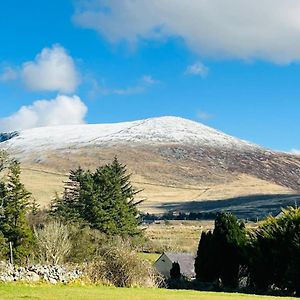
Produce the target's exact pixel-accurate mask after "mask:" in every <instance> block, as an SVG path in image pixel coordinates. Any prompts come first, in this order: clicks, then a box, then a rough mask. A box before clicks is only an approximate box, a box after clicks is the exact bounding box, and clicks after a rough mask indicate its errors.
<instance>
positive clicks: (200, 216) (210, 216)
mask: <svg viewBox="0 0 300 300" xmlns="http://www.w3.org/2000/svg"><path fill="white" fill-rule="evenodd" d="M216 216H217V213H215V212H189V213H184V212H179V213H173V212H167V213H164V214H162V215H158V214H157V215H156V214H149V213H146V214H141V219H142V220H143V221H172V220H178V221H181V220H186V221H196V220H214V219H215V218H216Z"/></svg>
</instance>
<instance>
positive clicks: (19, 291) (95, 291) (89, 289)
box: [0, 284, 293, 300]
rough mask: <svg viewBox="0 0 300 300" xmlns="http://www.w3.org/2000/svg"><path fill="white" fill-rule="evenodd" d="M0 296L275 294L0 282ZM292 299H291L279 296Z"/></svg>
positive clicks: (165, 299)
mask: <svg viewBox="0 0 300 300" xmlns="http://www.w3.org/2000/svg"><path fill="white" fill-rule="evenodd" d="M0 299H1V300H7V299H9V300H12V299H13V300H15V299H40V300H50V299H51V300H52V299H53V300H54V299H60V300H65V299H67V300H68V299H70V300H71V299H72V300H77V299H78V300H79V299H99V300H119V299H121V300H153V299H155V300H182V299H184V300H219V299H221V300H231V299H233V300H248V299H249V300H250V299H251V300H260V299H262V300H272V299H273V300H274V299H281V298H278V297H265V296H254V295H243V294H228V293H208V292H197V291H183V290H165V289H142V288H131V289H125V288H124V289H121V288H113V287H102V286H79V285H76V286H75V285H74V286H71V285H66V286H63V285H57V286H53V285H46V284H42V285H38V284H37V285H29V284H0ZM282 299H293V298H282Z"/></svg>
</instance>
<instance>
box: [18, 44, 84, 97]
mask: <svg viewBox="0 0 300 300" xmlns="http://www.w3.org/2000/svg"><path fill="white" fill-rule="evenodd" d="M21 73H22V79H23V80H24V83H25V85H26V86H27V87H28V88H29V89H30V90H33V91H58V92H62V93H71V92H74V91H75V90H76V87H77V85H78V84H79V77H78V73H77V71H76V68H75V64H74V61H73V59H72V57H71V56H69V55H68V54H67V52H66V50H65V49H64V48H63V47H61V46H59V45H54V46H53V47H52V48H44V49H43V50H42V51H41V53H39V54H38V55H37V56H36V58H35V60H34V61H29V62H26V63H24V64H23V66H22V71H21Z"/></svg>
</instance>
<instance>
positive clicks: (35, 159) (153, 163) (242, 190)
mask: <svg viewBox="0 0 300 300" xmlns="http://www.w3.org/2000/svg"><path fill="white" fill-rule="evenodd" d="M0 149H5V150H7V151H8V152H10V153H11V155H13V156H15V157H16V158H17V159H19V160H20V161H21V162H22V166H23V177H24V182H25V184H26V185H27V186H28V188H29V190H31V191H32V192H33V193H34V195H35V197H36V198H37V199H38V200H39V201H40V203H42V204H45V203H49V201H50V200H51V199H52V198H53V193H54V192H55V191H59V190H61V188H62V185H63V183H62V182H63V181H64V180H65V174H66V173H67V172H68V171H69V170H70V169H71V168H74V167H77V166H78V165H81V166H82V167H86V168H96V167H97V166H99V165H102V164H105V163H107V162H110V161H111V160H112V158H113V157H114V156H115V155H117V156H118V158H119V160H120V161H121V162H122V163H125V164H126V165H127V167H128V169H129V172H130V173H132V174H133V183H134V184H135V185H136V186H137V188H141V189H143V190H144V192H143V196H145V197H146V198H147V199H149V200H148V201H147V202H146V204H145V205H146V206H144V208H145V209H144V210H146V211H149V207H150V209H151V211H153V210H155V209H158V210H160V209H162V208H164V207H167V206H166V205H167V204H168V203H173V205H175V204H174V203H176V201H178V203H186V202H187V201H191V202H193V201H194V200H201V201H203V200H217V199H228V198H231V197H237V196H243V195H257V194H269V195H270V194H271V195H277V194H291V193H295V192H297V191H298V192H299V190H300V157H299V156H296V155H291V154H287V153H281V152H276V151H271V150H268V149H264V148H262V147H260V146H258V145H255V144H252V143H250V142H247V141H243V140H241V139H238V138H235V137H232V136H230V135H227V134H225V133H222V132H220V131H218V130H215V129H212V128H210V127H208V126H205V125H203V124H200V123H197V122H194V121H191V120H186V119H182V118H178V117H160V118H151V119H146V120H140V121H134V122H124V123H116V124H94V125H93V124H83V125H70V126H53V127H42V128H34V129H28V130H21V131H16V132H10V133H2V134H1V133H0ZM203 191H204V192H203ZM40 199H42V200H40ZM174 201H175V202H174ZM279 205H282V203H280V204H279ZM245 210H247V208H245Z"/></svg>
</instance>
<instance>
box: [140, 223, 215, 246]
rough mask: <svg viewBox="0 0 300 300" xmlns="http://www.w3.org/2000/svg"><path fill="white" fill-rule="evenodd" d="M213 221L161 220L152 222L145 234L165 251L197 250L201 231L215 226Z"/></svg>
mask: <svg viewBox="0 0 300 300" xmlns="http://www.w3.org/2000/svg"><path fill="white" fill-rule="evenodd" d="M213 223H214V222H213V221H167V222H164V221H161V222H160V223H159V224H151V225H149V226H148V227H147V229H146V230H145V235H146V236H147V237H148V238H149V239H150V240H151V241H152V242H153V243H155V244H156V245H157V247H159V248H161V249H163V250H165V251H175V252H195V251H196V250H197V247H198V243H199V238H200V235H201V232H202V231H203V230H204V231H207V230H210V229H212V228H213Z"/></svg>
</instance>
